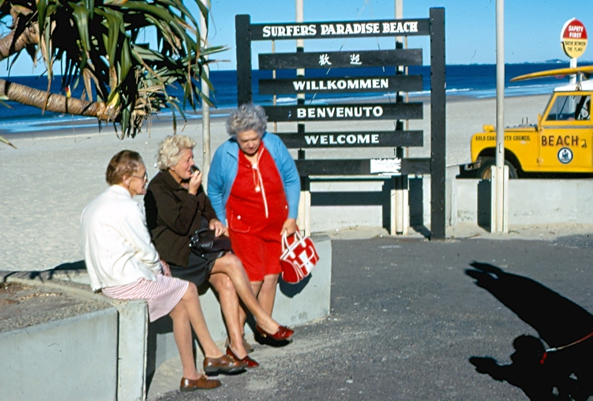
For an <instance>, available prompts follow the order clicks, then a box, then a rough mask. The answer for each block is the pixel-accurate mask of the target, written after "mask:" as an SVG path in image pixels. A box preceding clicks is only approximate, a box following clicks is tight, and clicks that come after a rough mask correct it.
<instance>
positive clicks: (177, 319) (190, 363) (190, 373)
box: [169, 302, 202, 380]
mask: <svg viewBox="0 0 593 401" xmlns="http://www.w3.org/2000/svg"><path fill="white" fill-rule="evenodd" d="M169 316H171V319H172V320H173V336H174V337H175V343H176V344H177V349H178V350H179V356H180V357H181V366H182V367H183V377H185V378H186V379H190V380H197V379H199V378H200V377H201V376H202V375H201V374H200V373H198V371H197V369H196V361H195V359H194V352H193V347H192V335H191V327H190V324H189V318H188V316H187V311H186V310H185V306H183V305H182V304H181V302H180V303H178V304H177V305H176V306H175V308H173V310H172V311H171V312H170V313H169Z"/></svg>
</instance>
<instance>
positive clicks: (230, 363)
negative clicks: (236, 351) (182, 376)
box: [204, 355, 247, 375]
mask: <svg viewBox="0 0 593 401" xmlns="http://www.w3.org/2000/svg"><path fill="white" fill-rule="evenodd" d="M246 367H247V364H246V363H245V362H241V361H235V360H234V359H233V358H230V357H228V356H227V355H223V356H221V357H220V358H208V357H206V358H204V372H206V374H207V375H217V374H220V373H225V374H234V373H240V372H243V371H244V370H245V368H246Z"/></svg>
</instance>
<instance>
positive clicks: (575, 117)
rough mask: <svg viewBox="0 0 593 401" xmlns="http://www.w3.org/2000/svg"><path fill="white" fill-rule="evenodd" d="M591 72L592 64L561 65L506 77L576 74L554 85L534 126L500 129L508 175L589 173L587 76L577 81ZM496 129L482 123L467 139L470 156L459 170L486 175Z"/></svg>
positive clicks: (591, 139) (592, 158) (591, 86)
mask: <svg viewBox="0 0 593 401" xmlns="http://www.w3.org/2000/svg"><path fill="white" fill-rule="evenodd" d="M590 73H593V66H588V67H576V68H561V69H556V70H550V71H543V72H538V73H533V74H527V75H522V76H520V77H516V78H514V79H512V80H511V81H518V80H522V79H531V78H539V77H544V76H551V75H565V74H579V80H578V82H577V83H575V84H569V85H565V86H561V87H558V88H556V89H555V90H554V93H553V94H552V96H551V97H550V100H549V102H548V104H547V106H546V108H545V109H544V112H543V114H541V115H538V121H537V124H532V125H521V126H517V127H508V128H505V130H504V137H505V138H504V147H505V164H506V165H507V166H509V176H510V177H511V178H517V177H522V176H530V175H531V176H536V175H537V173H545V174H550V173H554V174H566V173H570V174H583V173H589V174H590V173H593V148H592V146H593V121H592V120H591V116H590V106H591V95H593V80H582V79H581V78H582V76H583V75H585V74H590ZM495 148H496V129H495V127H494V126H493V125H484V126H483V132H479V133H476V134H474V135H473V136H472V138H471V160H472V163H471V164H470V165H467V166H465V170H466V171H467V170H474V171H476V176H477V177H478V178H482V179H489V178H490V174H491V173H490V166H492V165H495V164H496V162H495Z"/></svg>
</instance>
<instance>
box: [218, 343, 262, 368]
mask: <svg viewBox="0 0 593 401" xmlns="http://www.w3.org/2000/svg"><path fill="white" fill-rule="evenodd" d="M226 354H227V355H228V356H230V357H231V358H233V359H235V360H236V361H239V362H245V363H246V364H247V366H245V367H246V368H247V369H253V368H257V367H258V366H259V362H257V361H256V360H255V359H251V358H250V357H249V355H245V358H239V357H238V356H237V355H235V353H234V352H233V350H232V349H231V346H230V345H229V346H227V347H226Z"/></svg>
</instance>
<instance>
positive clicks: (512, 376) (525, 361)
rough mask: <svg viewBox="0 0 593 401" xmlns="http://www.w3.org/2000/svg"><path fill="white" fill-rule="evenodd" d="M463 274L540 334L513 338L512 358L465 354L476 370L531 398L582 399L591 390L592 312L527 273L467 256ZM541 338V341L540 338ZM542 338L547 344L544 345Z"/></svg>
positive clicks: (591, 391) (592, 379)
mask: <svg viewBox="0 0 593 401" xmlns="http://www.w3.org/2000/svg"><path fill="white" fill-rule="evenodd" d="M471 266H472V267H473V268H474V269H468V270H466V274H467V275H468V276H470V277H472V278H473V279H475V280H476V282H475V284H476V285H477V286H478V287H481V288H484V289H485V290H487V291H488V292H490V293H491V294H492V295H493V296H494V297H496V299H498V300H499V301H500V302H502V303H503V304H504V305H505V306H506V307H507V308H509V309H510V310H511V311H513V312H514V313H515V314H516V315H517V316H518V317H519V318H520V319H521V320H523V321H524V322H525V323H527V324H529V325H530V326H531V327H533V328H534V329H535V330H536V331H537V333H538V334H539V337H540V338H537V337H534V336H529V335H521V336H519V337H517V338H515V340H514V341H513V347H514V348H515V352H513V354H512V355H511V356H510V359H511V361H512V363H510V364H508V365H501V364H499V363H498V362H497V361H496V359H494V358H491V357H476V356H473V357H471V358H469V362H470V363H472V364H473V365H474V366H476V370H477V371H478V372H479V373H484V374H489V375H490V376H491V377H492V378H493V379H495V380H499V381H503V380H504V381H507V382H508V383H510V384H512V385H514V386H516V387H519V388H521V389H522V390H523V392H524V393H525V394H526V395H527V396H528V397H529V399H531V400H534V401H535V400H538V401H541V400H544V401H545V400H587V398H588V397H589V396H590V395H593V364H592V363H591V358H592V357H593V338H592V337H591V335H592V333H593V315H591V314H590V313H589V312H588V311H587V310H585V309H584V308H582V307H580V306H579V305H577V304H576V303H574V302H572V301H571V300H569V299H567V298H565V297H563V296H562V295H560V294H558V293H557V292H555V291H552V290H551V289H549V288H548V287H546V286H544V285H542V284H540V283H538V282H537V281H535V280H532V279H530V278H527V277H524V276H520V275H516V274H511V273H506V272H505V271H503V270H502V269H500V268H499V267H497V266H494V265H490V264H486V263H479V262H473V263H471ZM544 342H545V343H544ZM545 344H547V345H548V346H549V347H552V348H550V349H546V345H545Z"/></svg>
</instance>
